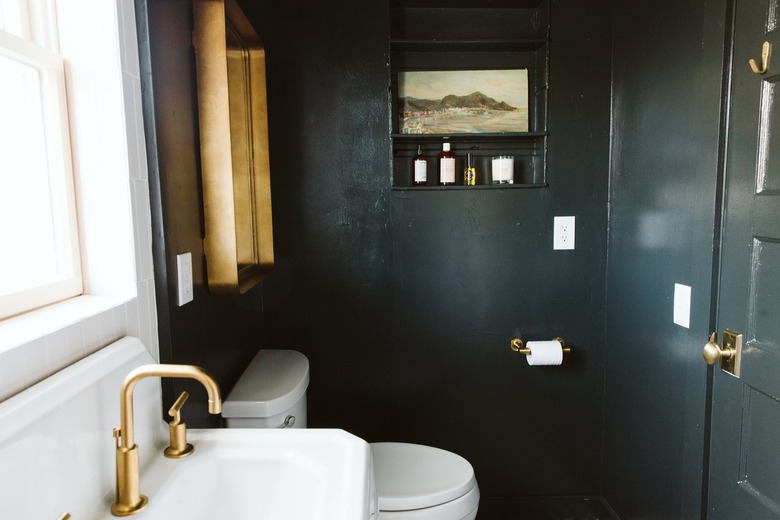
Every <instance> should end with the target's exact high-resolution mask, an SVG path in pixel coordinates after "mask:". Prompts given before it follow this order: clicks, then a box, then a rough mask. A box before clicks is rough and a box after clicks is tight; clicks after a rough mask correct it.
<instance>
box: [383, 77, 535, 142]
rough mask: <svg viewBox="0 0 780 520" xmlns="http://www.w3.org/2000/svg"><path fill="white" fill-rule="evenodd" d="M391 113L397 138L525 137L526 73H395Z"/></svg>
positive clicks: (527, 121) (526, 125)
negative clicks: (395, 93)
mask: <svg viewBox="0 0 780 520" xmlns="http://www.w3.org/2000/svg"><path fill="white" fill-rule="evenodd" d="M397 108H398V110H397V116H398V120H397V123H398V133H400V134H411V135H417V134H436V135H438V134H447V135H449V134H494V133H523V132H528V129H529V125H530V122H529V95H528V69H527V68H517V69H489V70H409V71H399V72H398V96H397Z"/></svg>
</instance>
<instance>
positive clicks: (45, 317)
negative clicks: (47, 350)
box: [0, 295, 132, 353]
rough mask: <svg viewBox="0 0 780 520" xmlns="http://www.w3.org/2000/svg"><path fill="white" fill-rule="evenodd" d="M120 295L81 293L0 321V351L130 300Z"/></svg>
mask: <svg viewBox="0 0 780 520" xmlns="http://www.w3.org/2000/svg"><path fill="white" fill-rule="evenodd" d="M131 299H132V298H131V297H128V296H127V295H125V296H124V297H121V296H94V295H85V296H79V297H77V298H71V299H70V300H65V301H63V302H59V303H55V304H52V305H48V306H46V307H42V308H40V309H36V310H34V311H30V312H27V313H25V314H20V315H19V316H14V317H12V318H7V319H5V320H2V321H0V353H2V352H6V351H8V350H11V349H13V348H16V347H18V346H20V345H23V344H26V343H30V342H32V341H34V340H36V339H38V338H41V337H43V336H46V335H48V334H51V333H53V332H56V331H58V330H60V329H63V328H65V327H67V326H68V325H72V324H74V323H77V322H79V321H81V320H84V319H86V318H89V317H91V316H95V315H97V314H100V313H103V312H106V311H109V310H111V309H114V308H115V307H119V306H120V305H122V304H124V303H126V302H128V301H130V300H131Z"/></svg>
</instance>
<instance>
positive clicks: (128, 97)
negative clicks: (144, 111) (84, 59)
mask: <svg viewBox="0 0 780 520" xmlns="http://www.w3.org/2000/svg"><path fill="white" fill-rule="evenodd" d="M138 88H140V81H139V80H138V79H137V78H134V77H132V76H131V75H129V74H127V73H126V72H123V73H122V100H123V102H124V112H125V113H124V123H125V134H126V140H127V168H128V173H129V175H130V179H137V178H139V172H140V167H139V164H138V149H139V147H140V144H139V137H138V135H139V134H138V130H139V128H138V116H137V113H138V111H139V110H140V107H138V106H136V104H135V101H136V96H135V91H136V90H137V89H138Z"/></svg>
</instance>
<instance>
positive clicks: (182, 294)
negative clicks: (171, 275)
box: [176, 253, 193, 307]
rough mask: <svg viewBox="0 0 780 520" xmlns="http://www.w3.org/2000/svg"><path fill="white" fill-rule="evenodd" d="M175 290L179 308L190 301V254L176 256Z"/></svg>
mask: <svg viewBox="0 0 780 520" xmlns="http://www.w3.org/2000/svg"><path fill="white" fill-rule="evenodd" d="M176 277H177V278H176V288H177V291H178V304H179V307H181V306H182V305H184V304H185V303H189V302H191V301H192V298H193V296H192V253H181V254H180V255H176Z"/></svg>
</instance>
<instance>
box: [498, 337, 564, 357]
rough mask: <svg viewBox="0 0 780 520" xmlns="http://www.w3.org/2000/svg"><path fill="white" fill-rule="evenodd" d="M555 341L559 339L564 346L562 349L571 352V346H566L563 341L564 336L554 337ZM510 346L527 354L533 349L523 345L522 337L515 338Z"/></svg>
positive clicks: (520, 352)
mask: <svg viewBox="0 0 780 520" xmlns="http://www.w3.org/2000/svg"><path fill="white" fill-rule="evenodd" d="M553 341H557V342H558V343H560V344H561V347H562V349H561V350H563V352H564V353H569V352H571V348H569V347H567V346H566V342H565V341H563V338H560V337H556V338H553ZM509 346H510V347H511V348H512V350H514V351H515V352H517V353H518V354H525V355H526V356H528V355H530V354H531V349H530V348H525V347H524V345H523V340H522V339H520V338H515V339H513V340H512V341H510V342H509Z"/></svg>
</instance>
